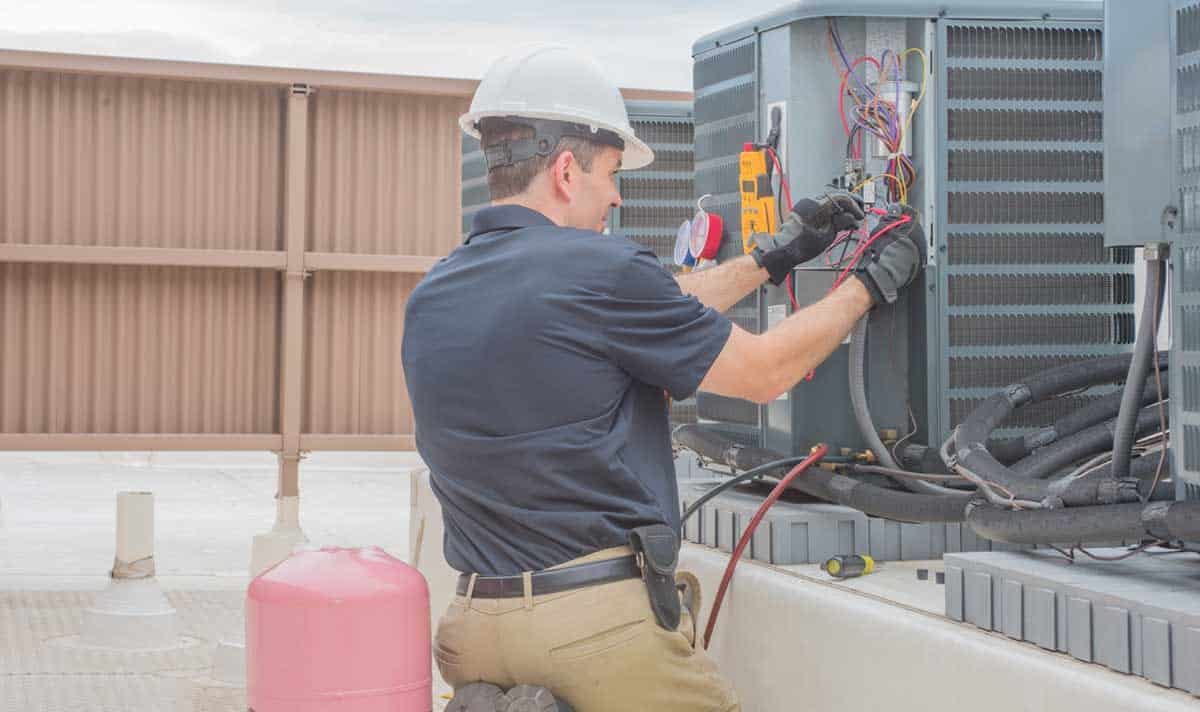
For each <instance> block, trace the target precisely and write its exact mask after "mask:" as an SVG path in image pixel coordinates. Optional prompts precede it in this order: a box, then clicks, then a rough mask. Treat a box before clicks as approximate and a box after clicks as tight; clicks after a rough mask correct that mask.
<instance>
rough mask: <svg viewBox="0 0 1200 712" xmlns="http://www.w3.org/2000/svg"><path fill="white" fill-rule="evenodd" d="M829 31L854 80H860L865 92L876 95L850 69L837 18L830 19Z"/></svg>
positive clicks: (859, 82) (859, 84) (859, 83)
mask: <svg viewBox="0 0 1200 712" xmlns="http://www.w3.org/2000/svg"><path fill="white" fill-rule="evenodd" d="M829 32H830V34H832V35H833V43H834V44H835V45H837V51H838V54H840V55H841V56H842V63H843V64H845V65H846V71H847V72H850V76H852V77H854V81H856V82H858V86H859V87H860V88H861V89H862V90H863V92H865V93H866V94H869V95H874V94H875V92H873V91H871V89H870V88H868V87H867V85H866V84H863V81H862V80H861V79H859V78H858V74H856V73H855V72H851V71H850V58H849V57H847V56H846V48H845V47H843V46H842V36H841V34H840V33H838V28H837V20H834V19H833V18H830V19H829Z"/></svg>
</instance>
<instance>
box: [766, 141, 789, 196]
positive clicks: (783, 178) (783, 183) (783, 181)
mask: <svg viewBox="0 0 1200 712" xmlns="http://www.w3.org/2000/svg"><path fill="white" fill-rule="evenodd" d="M767 155H768V156H770V157H771V162H772V163H774V164H775V170H776V171H777V172H778V173H779V187H780V189H781V190H782V191H783V196H784V200H785V201H786V202H787V206H788V210H789V211H790V210H791V209H792V189H791V188H790V187H789V186H788V180H787V174H786V173H784V172H783V166H781V165H779V156H776V155H775V149H773V148H771V147H770V146H767Z"/></svg>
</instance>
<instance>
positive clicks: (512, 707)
mask: <svg viewBox="0 0 1200 712" xmlns="http://www.w3.org/2000/svg"><path fill="white" fill-rule="evenodd" d="M496 712H574V711H573V710H572V709H571V706H570V705H568V704H567V703H566V702H560V701H558V700H555V699H554V695H552V694H550V691H549V690H547V689H546V688H544V687H538V686H536V685H517V686H516V687H514V688H513V689H511V690H509V691H508V692H507V693H506V694H505V695H504V697H503V698H501V700H500V703H499V704H498V705H496Z"/></svg>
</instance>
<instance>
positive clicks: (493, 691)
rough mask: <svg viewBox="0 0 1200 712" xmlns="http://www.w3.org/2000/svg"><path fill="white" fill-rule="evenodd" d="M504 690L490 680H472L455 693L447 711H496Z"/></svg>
mask: <svg viewBox="0 0 1200 712" xmlns="http://www.w3.org/2000/svg"><path fill="white" fill-rule="evenodd" d="M503 697H504V690H501V689H500V688H499V687H497V686H495V685H493V684H492V683H490V682H472V683H471V684H470V685H465V686H463V687H461V688H459V689H458V690H456V691H455V693H454V699H452V700H450V704H448V705H446V712H496V711H497V710H498V709H500V707H499V704H500V700H501V699H503Z"/></svg>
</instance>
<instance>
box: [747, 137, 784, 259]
mask: <svg viewBox="0 0 1200 712" xmlns="http://www.w3.org/2000/svg"><path fill="white" fill-rule="evenodd" d="M738 185H739V186H740V188H741V194H742V251H743V252H744V253H745V254H747V255H748V254H750V253H751V252H753V251H754V241H753V239H752V237H753V235H754V233H756V232H765V233H770V234H774V233H775V231H776V230H778V229H779V226H778V225H777V223H776V215H775V193H774V192H773V191H772V190H771V175H770V174H769V173H767V156H766V152H765V151H759V150H755V148H754V144H752V143H747V144H744V145H743V146H742V155H741V158H740V159H739V161H738Z"/></svg>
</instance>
